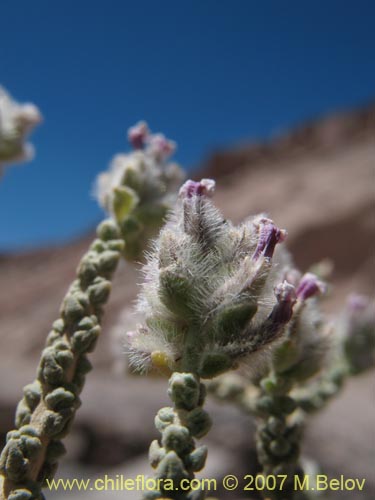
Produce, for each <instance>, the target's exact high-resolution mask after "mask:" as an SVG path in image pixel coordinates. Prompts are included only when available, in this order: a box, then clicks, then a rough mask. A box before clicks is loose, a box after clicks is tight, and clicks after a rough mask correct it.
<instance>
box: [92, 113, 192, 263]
mask: <svg viewBox="0 0 375 500" xmlns="http://www.w3.org/2000/svg"><path fill="white" fill-rule="evenodd" d="M128 138H129V142H130V143H131V145H132V146H133V148H134V151H132V152H131V153H128V154H118V155H116V156H115V157H114V159H113V160H112V163H111V165H110V167H109V170H108V171H107V172H103V173H101V174H100V175H99V176H98V178H97V182H96V188H95V195H96V197H97V199H98V201H99V203H100V205H101V206H102V207H103V208H104V209H105V210H106V211H107V212H108V213H109V214H110V215H112V217H113V218H114V219H115V220H116V221H117V223H118V224H119V226H120V228H121V229H122V233H123V237H124V240H125V251H124V254H125V257H126V258H128V259H131V260H133V259H137V258H140V256H141V253H142V251H143V250H144V249H145V248H146V245H147V242H148V240H149V239H150V237H152V236H154V235H155V234H156V232H157V230H158V229H159V228H160V226H161V224H162V222H163V220H164V218H165V216H166V215H167V213H168V211H169V210H170V208H171V207H172V206H173V204H174V202H175V200H176V197H177V191H178V187H179V186H180V184H181V182H182V180H183V178H184V173H183V171H182V169H181V168H180V167H179V166H178V165H176V164H175V163H169V162H167V159H168V157H169V155H170V154H171V153H172V150H174V148H175V146H174V143H172V141H169V140H168V139H166V138H165V137H164V136H163V139H162V138H161V134H156V135H155V134H151V133H150V131H149V128H148V126H147V124H146V123H145V122H139V123H138V124H136V125H135V126H134V127H131V128H130V129H129V131H128Z"/></svg>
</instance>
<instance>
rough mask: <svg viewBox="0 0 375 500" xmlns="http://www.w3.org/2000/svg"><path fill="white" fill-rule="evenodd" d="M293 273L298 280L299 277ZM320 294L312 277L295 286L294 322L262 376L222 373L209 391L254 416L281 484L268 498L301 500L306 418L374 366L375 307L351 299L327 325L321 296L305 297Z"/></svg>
mask: <svg viewBox="0 0 375 500" xmlns="http://www.w3.org/2000/svg"><path fill="white" fill-rule="evenodd" d="M288 274H289V276H293V275H294V276H295V277H297V276H298V274H297V273H296V272H295V271H294V272H293V273H292V275H290V273H288ZM304 284H305V285H304ZM321 291H322V286H321V284H320V283H319V281H318V280H317V279H316V278H314V277H313V275H311V274H310V273H309V274H307V275H305V277H304V278H302V280H301V281H300V283H299V285H297V289H296V295H297V303H296V306H295V307H294V319H292V321H291V322H290V323H289V325H288V327H287V329H286V334H285V336H284V340H283V343H282V344H281V345H280V347H277V348H276V349H275V350H274V351H273V353H272V357H271V361H270V363H269V364H268V367H267V371H266V373H265V374H263V376H260V377H257V378H255V379H254V378H251V377H250V378H249V377H248V376H246V375H245V374H235V375H232V374H231V375H224V376H222V377H220V378H218V379H216V380H215V381H213V382H212V383H211V385H210V392H211V393H212V394H214V395H215V396H216V397H217V398H218V399H220V400H222V401H228V402H232V403H233V404H236V405H237V406H239V407H240V408H241V409H242V410H243V411H245V412H246V413H248V414H250V415H253V416H255V417H256V418H257V433H256V444H257V452H258V459H259V462H260V464H261V465H262V469H263V474H264V475H265V476H272V481H273V478H278V481H277V482H276V484H274V483H273V482H270V483H269V484H270V485H272V486H275V488H274V489H273V490H272V491H270V490H267V489H264V491H263V492H262V493H263V495H264V497H265V498H267V499H268V498H270V499H275V500H286V499H288V500H289V499H293V498H294V496H295V495H297V493H296V491H294V487H293V481H294V477H295V476H296V475H301V476H302V475H303V470H302V468H301V465H300V458H299V452H300V443H301V439H302V436H303V429H304V425H305V416H306V415H307V414H308V413H311V412H315V411H317V410H320V409H321V408H323V407H324V406H325V404H327V403H328V401H329V400H331V399H332V398H333V397H334V396H335V395H336V394H337V393H338V392H339V391H340V390H341V388H342V387H343V385H344V382H345V380H346V379H347V378H348V377H350V376H352V375H357V374H360V373H363V372H364V371H366V370H368V369H370V368H373V367H374V365H375V308H374V303H373V302H371V301H370V300H369V299H368V298H367V297H362V296H354V295H353V296H352V297H351V298H350V299H349V301H348V304H347V307H346V308H345V310H344V311H343V313H341V314H340V315H339V316H338V318H336V319H335V320H325V319H324V318H322V317H320V315H319V313H318V309H317V306H318V303H317V300H316V298H315V299H314V298H312V299H311V301H310V304H308V302H307V299H308V298H309V297H307V296H306V292H307V294H308V295H310V297H313V296H314V295H317V294H318V293H320V292H321ZM301 479H302V478H301ZM281 482H282V488H281V489H280V488H279V486H280V484H281ZM265 484H268V483H267V482H266V483H265ZM301 484H302V481H301ZM310 495H311V492H310ZM305 496H306V498H307V497H308V494H307V492H306V493H305V494H304V493H303V492H299V493H298V498H302V497H303V498H305Z"/></svg>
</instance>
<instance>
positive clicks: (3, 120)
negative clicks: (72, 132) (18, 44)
mask: <svg viewBox="0 0 375 500" xmlns="http://www.w3.org/2000/svg"><path fill="white" fill-rule="evenodd" d="M41 120H42V115H41V113H40V111H39V110H38V108H37V107H36V106H35V105H34V104H29V103H27V104H19V103H18V102H16V101H15V100H14V99H12V97H11V96H10V95H9V94H8V93H7V92H6V91H5V89H4V88H3V87H1V86H0V175H1V173H2V170H3V168H4V166H6V165H10V164H12V163H18V162H23V161H28V160H31V159H32V158H33V156H34V148H33V146H32V144H30V143H28V142H26V140H27V138H28V136H29V134H30V133H31V132H32V130H33V129H34V128H35V127H36V126H37V125H38V124H39V123H40V122H41Z"/></svg>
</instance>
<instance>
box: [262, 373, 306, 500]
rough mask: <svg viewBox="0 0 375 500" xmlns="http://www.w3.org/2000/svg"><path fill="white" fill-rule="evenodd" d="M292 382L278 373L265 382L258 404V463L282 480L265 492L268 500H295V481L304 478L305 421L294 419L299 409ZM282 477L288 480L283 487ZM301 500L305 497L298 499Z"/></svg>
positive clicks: (264, 471) (268, 472) (264, 469)
mask: <svg viewBox="0 0 375 500" xmlns="http://www.w3.org/2000/svg"><path fill="white" fill-rule="evenodd" d="M292 382H293V381H292V380H290V379H288V378H287V377H285V376H282V375H280V374H277V375H276V374H275V373H272V374H271V376H270V377H267V378H265V379H263V380H262V381H261V388H262V390H261V393H260V395H259V398H258V402H257V410H258V412H259V414H260V418H259V419H258V423H257V431H256V445H257V452H258V460H259V462H260V464H261V465H262V468H263V473H264V475H265V476H275V477H276V478H277V480H278V484H277V487H276V488H275V489H274V490H273V491H268V490H264V491H263V492H262V495H263V498H266V499H271V500H292V499H293V498H295V496H296V493H295V487H294V481H295V477H296V476H301V475H303V471H302V468H301V467H300V465H299V454H300V445H299V442H300V439H301V434H302V419H301V418H299V419H298V418H297V419H296V418H294V419H293V418H292V417H293V416H292V415H291V414H293V413H294V410H295V409H296V406H297V405H296V402H295V401H294V399H293V398H292V397H291V396H290V395H289V393H290V389H291V385H292ZM295 415H296V414H294V416H295ZM280 475H284V476H286V479H285V482H284V483H283V485H282V487H281V482H280V481H281V477H279V478H278V477H277V476H280ZM298 498H304V497H303V496H300V495H298Z"/></svg>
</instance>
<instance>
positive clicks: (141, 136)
mask: <svg viewBox="0 0 375 500" xmlns="http://www.w3.org/2000/svg"><path fill="white" fill-rule="evenodd" d="M149 133H150V132H149V129H148V125H147V123H146V122H142V121H141V122H138V123H137V124H136V125H134V126H133V127H130V128H129V130H128V140H129V142H130V144H131V145H132V146H133V148H134V149H143V148H144V146H145V145H146V140H147V137H148V136H149Z"/></svg>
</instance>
